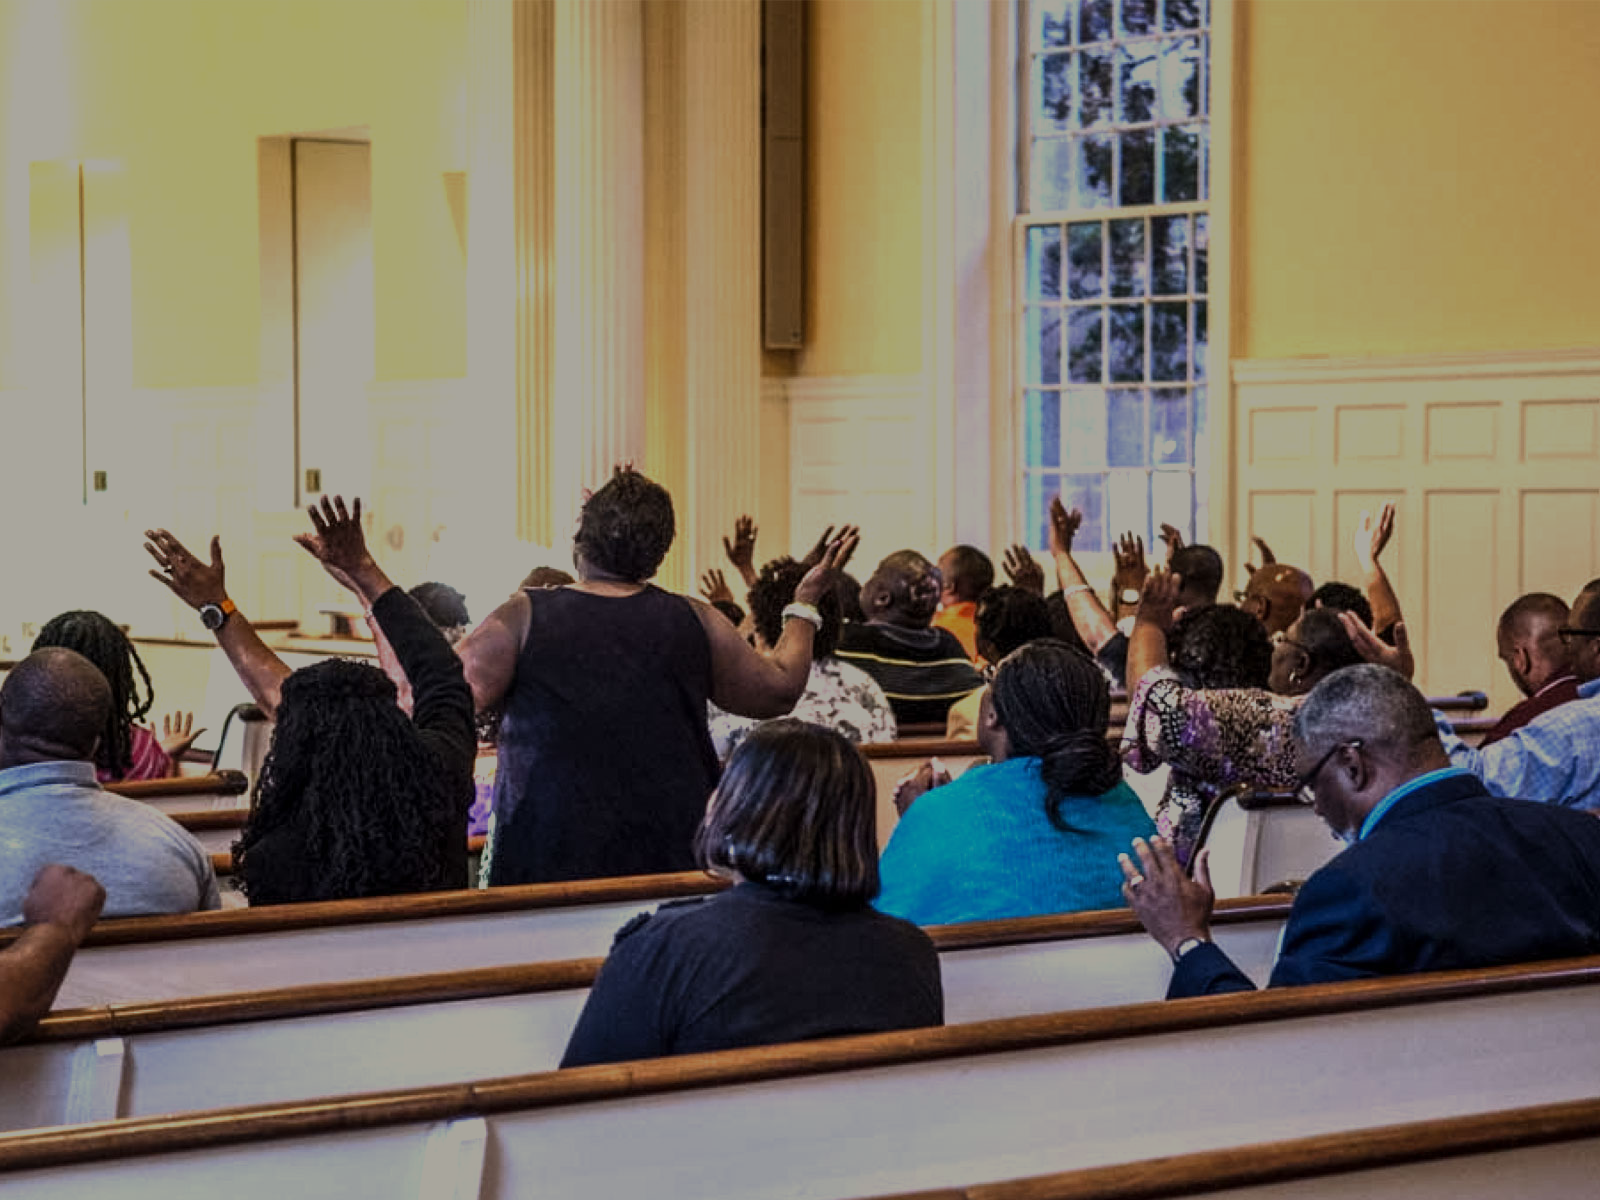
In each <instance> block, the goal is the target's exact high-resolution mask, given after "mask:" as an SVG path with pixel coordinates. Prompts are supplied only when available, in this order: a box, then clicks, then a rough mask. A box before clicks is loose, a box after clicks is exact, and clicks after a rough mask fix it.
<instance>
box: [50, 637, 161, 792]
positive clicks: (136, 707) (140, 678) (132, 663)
mask: <svg viewBox="0 0 1600 1200" xmlns="http://www.w3.org/2000/svg"><path fill="white" fill-rule="evenodd" d="M46 646H61V647H63V648H65V649H67V650H76V651H77V652H78V653H79V654H81V655H83V656H84V657H85V658H87V659H88V660H89V661H90V662H92V663H93V664H94V665H95V666H96V667H98V668H99V669H100V674H102V675H104V676H105V677H106V682H107V683H109V684H110V685H111V709H110V712H109V714H108V715H107V717H106V727H105V729H104V730H103V731H102V732H101V734H100V744H99V746H98V747H97V748H96V749H95V752H94V762H95V766H97V767H99V768H100V769H101V770H102V771H106V772H108V773H109V774H110V775H111V777H112V778H113V779H121V778H122V777H123V776H124V775H126V774H127V773H128V769H129V768H130V767H131V766H132V765H133V723H134V722H135V721H138V720H140V719H141V718H142V717H144V715H145V714H146V713H148V712H149V711H150V706H151V705H152V704H154V703H155V694H154V692H153V691H152V690H151V687H150V672H148V671H146V670H145V668H144V661H143V660H142V659H140V657H139V652H138V651H137V650H135V649H134V648H133V643H132V642H130V641H129V640H128V635H127V634H125V633H123V632H122V630H121V629H119V628H118V627H117V626H116V625H115V624H113V623H112V621H111V619H110V618H109V617H106V616H105V615H103V614H101V613H97V612H93V611H91V610H89V609H81V608H80V609H73V610H72V611H71V612H64V613H62V614H61V615H60V616H59V617H55V618H54V619H52V620H51V621H49V622H47V623H46V624H45V627H44V628H43V629H41V630H39V636H38V637H36V638H34V640H33V649H35V650H42V649H44V648H45V647H46Z"/></svg>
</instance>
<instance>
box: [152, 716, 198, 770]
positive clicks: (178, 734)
mask: <svg viewBox="0 0 1600 1200" xmlns="http://www.w3.org/2000/svg"><path fill="white" fill-rule="evenodd" d="M204 732H205V727H204V726H201V727H200V728H199V729H196V728H195V727H194V714H193V713H192V712H176V713H167V714H166V715H165V716H164V717H162V718H161V737H160V739H159V740H160V742H161V749H162V751H163V752H164V753H165V754H166V756H167V757H168V758H171V759H178V758H181V757H182V756H183V754H184V753H185V752H186V751H187V750H188V749H189V747H190V746H192V745H194V740H195V738H197V737H199V736H200V735H201V734H202V733H204Z"/></svg>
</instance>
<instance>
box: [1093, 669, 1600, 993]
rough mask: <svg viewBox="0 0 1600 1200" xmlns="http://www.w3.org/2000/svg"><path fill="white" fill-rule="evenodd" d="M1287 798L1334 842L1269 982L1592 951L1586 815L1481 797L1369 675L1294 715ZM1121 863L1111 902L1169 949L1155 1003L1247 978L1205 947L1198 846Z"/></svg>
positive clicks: (1413, 711) (1596, 933) (1597, 848)
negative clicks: (1188, 855)
mask: <svg viewBox="0 0 1600 1200" xmlns="http://www.w3.org/2000/svg"><path fill="white" fill-rule="evenodd" d="M1295 739H1296V742H1297V744H1298V746H1297V755H1298V768H1299V771H1300V786H1299V790H1300V796H1301V799H1302V800H1304V801H1305V802H1307V803H1309V804H1311V805H1312V806H1313V807H1314V808H1315V809H1316V811H1317V814H1318V815H1319V816H1320V817H1322V819H1323V820H1324V821H1326V822H1327V824H1328V826H1329V828H1330V829H1332V830H1333V832H1334V834H1335V835H1336V836H1337V837H1340V838H1342V839H1343V840H1344V841H1345V842H1346V843H1348V845H1347V847H1346V849H1345V850H1344V851H1343V852H1342V853H1341V854H1339V855H1338V856H1337V857H1336V858H1334V859H1333V860H1332V861H1331V862H1329V863H1328V864H1327V865H1326V866H1324V867H1322V868H1321V869H1320V870H1318V871H1317V872H1316V873H1315V874H1313V875H1312V876H1311V878H1310V879H1308V880H1307V881H1306V883H1305V885H1304V886H1303V887H1302V888H1301V889H1300V892H1299V893H1298V895H1296V897H1295V902H1294V908H1293V909H1292V910H1291V912H1290V914H1289V921H1288V924H1287V925H1286V926H1285V928H1284V934H1283V944H1282V950H1281V953H1280V955H1279V958H1278V962H1277V964H1276V965H1275V966H1274V967H1273V970H1272V978H1271V981H1270V983H1269V986H1271V987H1283V986H1290V985H1295V984H1304V983H1331V982H1335V981H1338V980H1345V979H1361V978H1367V977H1371V976H1380V975H1398V974H1406V973H1409V972H1413V971H1443V970H1450V969H1452V968H1464V967H1482V966H1492V965H1498V964H1505V963H1520V962H1534V961H1538V960H1541V959H1549V958H1565V957H1570V956H1577V955H1584V954H1595V953H1600V908H1597V906H1596V904H1595V897H1596V896H1597V895H1600V821H1597V820H1595V819H1594V818H1593V817H1590V816H1587V815H1584V814H1581V813H1576V812H1571V811H1569V810H1567V809H1565V808H1561V807H1559V806H1555V805H1549V804H1531V803H1528V802H1526V801H1522V800H1508V799H1501V798H1497V797H1495V796H1493V795H1491V794H1490V793H1489V791H1488V790H1486V789H1485V787H1484V786H1483V784H1482V783H1481V782H1479V780H1478V779H1477V778H1475V777H1474V776H1473V775H1472V774H1471V773H1470V772H1468V771H1465V770H1461V769H1460V768H1457V767H1453V766H1452V765H1451V762H1450V759H1449V757H1447V755H1446V753H1445V749H1444V746H1443V745H1442V744H1441V743H1440V740H1439V736H1438V734H1437V732H1436V731H1435V728H1434V720H1433V715H1432V713H1431V712H1430V711H1429V709H1428V705H1427V701H1426V700H1425V699H1423V697H1422V695H1421V693H1419V692H1418V691H1417V690H1416V689H1415V688H1414V687H1412V686H1411V684H1410V683H1409V682H1407V681H1406V680H1405V679H1404V678H1403V677H1402V676H1400V675H1398V674H1396V673H1395V672H1393V671H1390V670H1388V669H1387V668H1385V667H1379V666H1374V665H1370V664H1363V665H1361V666H1355V667H1346V668H1344V669H1343V670H1340V671H1335V672H1334V673H1333V674H1331V675H1329V676H1328V677H1327V678H1326V679H1324V680H1323V681H1322V682H1321V683H1319V684H1318V685H1317V686H1316V687H1315V688H1313V689H1312V691H1311V693H1310V694H1309V695H1308V696H1307V697H1306V699H1305V701H1304V702H1303V703H1302V704H1301V706H1300V709H1299V711H1298V713H1297V714H1296V716H1295ZM1134 854H1135V856H1136V860H1137V861H1135V858H1133V857H1130V856H1128V855H1123V856H1122V859H1121V862H1122V871H1123V878H1124V883H1123V896H1124V897H1126V899H1127V901H1128V903H1129V905H1130V906H1131V907H1132V908H1133V910H1134V913H1135V914H1136V915H1137V916H1138V917H1139V919H1140V920H1141V921H1142V922H1143V923H1144V926H1145V928H1146V929H1147V930H1148V931H1149V932H1150V935H1151V936H1152V937H1153V938H1155V940H1156V941H1157V942H1159V943H1160V944H1161V945H1162V946H1163V947H1164V948H1165V949H1166V950H1167V952H1168V953H1169V954H1170V955H1171V956H1172V959H1173V963H1174V968H1173V974H1172V982H1171V984H1170V985H1169V987H1168V989H1167V995H1168V997H1169V998H1171V997H1179V996H1199V995H1207V994H1211V993H1218V992H1236V991H1248V990H1251V989H1252V988H1253V987H1254V986H1255V985H1254V984H1253V983H1252V982H1251V981H1250V980H1249V979H1248V978H1247V977H1246V976H1245V975H1244V973H1243V972H1241V971H1240V970H1239V969H1238V968H1237V967H1235V966H1234V964H1233V963H1232V962H1231V961H1229V959H1228V957H1227V955H1226V954H1224V953H1223V952H1222V951H1221V950H1220V949H1218V947H1217V946H1216V945H1215V944H1213V943H1212V941H1211V935H1210V920H1211V908H1212V901H1213V895H1212V891H1211V881H1210V876H1209V873H1208V870H1207V866H1206V854H1205V852H1204V851H1202V852H1201V853H1200V854H1199V855H1198V856H1197V857H1196V862H1195V876H1194V878H1193V879H1190V878H1188V877H1187V876H1186V875H1185V874H1184V872H1183V869H1182V868H1181V867H1180V866H1179V865H1178V862H1177V859H1176V857H1175V856H1174V855H1173V852H1172V847H1171V846H1170V845H1169V844H1168V843H1166V842H1165V841H1164V840H1163V839H1161V838H1156V839H1154V840H1153V841H1151V842H1148V843H1146V842H1143V841H1137V842H1135V843H1134Z"/></svg>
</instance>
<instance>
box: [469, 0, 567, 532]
mask: <svg viewBox="0 0 1600 1200" xmlns="http://www.w3.org/2000/svg"><path fill="white" fill-rule="evenodd" d="M469 3H470V7H469V9H468V14H469V16H468V71H467V78H468V89H469V96H468V103H469V112H470V120H471V148H470V152H469V153H470V160H469V163H468V174H467V374H468V384H469V386H468V388H467V395H468V404H469V407H470V413H468V414H464V415H465V416H466V419H467V420H468V421H469V422H470V423H471V424H472V425H473V426H475V429H476V434H477V436H474V437H473V438H472V439H471V441H472V446H473V452H474V454H475V456H476V458H475V464H474V466H473V468H472V470H471V471H470V472H466V473H463V474H461V476H460V478H461V479H463V480H464V481H465V480H471V481H472V485H471V488H470V492H471V495H472V503H473V505H474V507H475V508H476V510H477V521H476V523H477V526H478V527H479V528H480V529H486V531H487V532H489V533H491V534H492V535H502V536H509V535H511V534H515V535H516V536H518V537H521V538H523V539H524V540H531V541H535V542H540V543H543V544H546V545H548V544H549V543H550V541H551V536H550V527H549V512H548V507H549V506H548V503H547V502H546V500H545V495H546V492H545V488H546V487H547V483H548V475H549V467H548V463H549V459H550V453H549V407H550V372H551V348H552V346H553V343H554V337H553V329H552V322H551V306H550V304H549V287H548V282H547V280H548V275H549V259H550V247H551V243H552V240H553V239H552V235H551V204H550V178H551V175H552V162H551V142H552V137H551V125H552V120H553V115H552V112H551V103H550V68H551V44H552V39H551V29H552V24H553V22H552V9H551V6H550V5H549V3H547V2H546V0H469ZM492 540H494V541H498V540H499V538H498V537H495V538H493V539H492Z"/></svg>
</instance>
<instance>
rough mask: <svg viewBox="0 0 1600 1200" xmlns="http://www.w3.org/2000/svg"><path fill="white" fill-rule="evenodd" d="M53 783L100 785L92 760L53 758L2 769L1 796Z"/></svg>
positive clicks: (0, 774)
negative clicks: (77, 760)
mask: <svg viewBox="0 0 1600 1200" xmlns="http://www.w3.org/2000/svg"><path fill="white" fill-rule="evenodd" d="M51 783H75V784H81V785H83V786H84V787H92V788H98V787H99V786H100V783H99V781H98V780H97V779H96V778H95V774H94V764H93V763H92V762H76V761H67V760H53V761H50V762H37V763H28V764H27V765H25V766H21V767H7V768H5V769H4V770H3V771H0V797H3V796H8V795H10V794H11V793H12V792H20V791H22V790H23V789H24V788H35V787H40V786H42V785H44V784H51Z"/></svg>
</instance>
